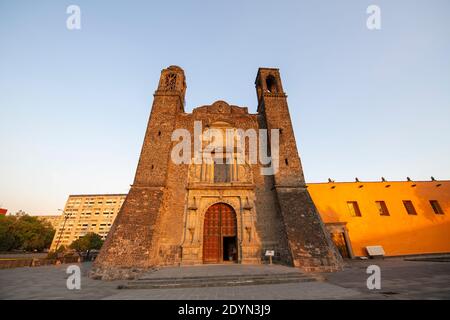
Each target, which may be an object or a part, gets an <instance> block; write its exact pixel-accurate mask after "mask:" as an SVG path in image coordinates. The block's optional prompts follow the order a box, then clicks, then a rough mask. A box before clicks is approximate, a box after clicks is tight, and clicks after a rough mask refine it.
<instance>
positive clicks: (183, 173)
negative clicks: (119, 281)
mask: <svg viewBox="0 0 450 320" xmlns="http://www.w3.org/2000/svg"><path fill="white" fill-rule="evenodd" d="M255 84H256V92H257V97H258V107H257V110H258V112H257V113H256V114H249V113H248V110H247V108H245V107H238V106H233V105H229V104H228V103H226V102H224V101H217V102H215V103H213V104H212V105H208V106H202V107H198V108H195V109H194V110H193V112H192V113H186V112H185V111H184V97H185V92H186V83H185V75H184V71H183V70H182V69H181V68H180V67H177V66H171V67H169V68H167V69H164V70H162V72H161V78H160V81H159V85H158V89H157V90H156V92H155V94H154V101H153V107H152V112H151V115H150V119H149V123H148V127H147V131H146V134H145V139H144V144H143V147H142V151H141V156H140V158H139V163H138V167H137V170H136V176H135V179H134V183H133V185H132V186H131V189H130V192H129V193H128V196H127V198H126V200H125V202H124V204H123V206H122V208H121V211H120V212H119V214H118V216H117V218H116V220H115V222H114V225H113V226H112V228H111V230H110V232H109V234H108V237H107V239H106V242H105V244H104V246H103V248H102V250H101V252H100V254H99V256H98V257H97V259H96V261H95V263H94V269H93V274H94V275H95V276H96V277H101V278H103V279H111V278H123V277H128V276H129V275H130V272H131V273H134V272H138V271H140V270H143V269H148V268H151V267H154V266H161V265H179V264H201V263H211V262H227V261H228V262H235V263H254V264H259V263H266V262H267V259H266V257H265V256H264V252H265V251H266V250H274V251H275V257H274V261H275V262H278V263H283V264H287V265H293V266H296V267H299V268H301V269H303V270H305V271H311V270H314V271H321V270H326V271H329V270H336V269H339V268H340V267H341V263H342V258H341V257H340V255H339V253H338V252H337V250H336V248H335V247H334V245H333V243H332V242H331V239H330V236H329V235H328V232H327V231H326V230H325V227H324V225H323V223H322V220H321V218H320V216H319V214H318V212H317V210H316V208H315V206H314V203H313V202H312V200H311V197H310V196H309V194H308V191H307V190H306V187H305V181H304V177H303V170H302V166H301V161H300V158H299V156H298V151H297V146H296V142H295V138H294V133H293V129H292V123H291V119H290V115H289V110H288V106H287V97H286V95H285V94H284V92H283V88H282V84H281V78H280V75H279V71H278V69H270V68H260V69H259V70H258V75H257V78H256V82H255ZM196 123H200V124H201V126H202V128H203V130H202V131H200V132H197V131H196V129H195V128H196ZM177 129H181V130H184V132H187V133H189V134H190V137H191V138H192V137H193V138H194V139H192V140H194V141H191V142H193V143H191V144H190V145H192V149H193V151H194V152H192V154H195V140H196V138H199V139H200V140H201V141H205V142H208V143H209V147H212V149H213V152H210V151H211V150H208V152H206V151H205V149H200V152H201V156H200V158H203V160H207V161H201V162H198V161H196V160H195V159H197V156H198V154H195V155H194V156H193V157H192V161H188V163H186V162H181V163H176V162H174V161H173V155H172V152H173V150H174V147H175V146H176V145H177V143H178V142H179V141H176V139H175V141H174V140H173V134H174V132H175V131H176V130H177ZM208 129H214V130H216V131H217V130H218V131H227V130H228V131H230V130H231V131H232V132H236V130H238V129H239V130H243V131H246V130H256V131H259V130H261V129H262V130H268V132H270V133H271V132H272V131H271V130H273V129H277V130H279V145H278V149H279V156H278V157H276V156H275V154H276V152H275V151H274V150H275V149H274V150H270V152H271V153H273V157H272V160H276V162H277V163H279V168H278V170H276V171H275V172H274V173H273V174H272V175H266V174H263V173H262V172H264V170H265V169H266V168H265V167H266V164H261V163H260V162H257V163H254V162H253V161H248V160H249V159H251V155H250V154H249V148H248V147H247V144H248V142H246V141H247V140H245V139H246V138H248V137H244V138H243V139H244V140H245V141H244V143H243V144H239V143H236V144H234V143H233V144H232V145H231V147H230V146H229V144H228V143H226V142H229V140H227V141H224V140H223V139H215V140H208V139H209V138H207V137H206V136H207V134H206V132H207V130H208ZM277 132H278V131H277ZM196 135H197V136H198V135H200V137H196ZM222 136H224V137H227V135H226V134H225V135H222ZM227 139H228V138H227ZM231 139H232V140H233V139H237V140H239V139H240V136H239V135H232V136H231ZM249 139H250V138H249ZM233 141H234V140H233ZM234 142H236V141H234ZM237 142H239V141H237ZM241 142H242V141H241ZM184 151H186V150H184ZM188 159H190V158H188ZM205 217H206V218H205ZM205 225H206V226H207V227H206V229H205ZM205 241H206V243H205Z"/></svg>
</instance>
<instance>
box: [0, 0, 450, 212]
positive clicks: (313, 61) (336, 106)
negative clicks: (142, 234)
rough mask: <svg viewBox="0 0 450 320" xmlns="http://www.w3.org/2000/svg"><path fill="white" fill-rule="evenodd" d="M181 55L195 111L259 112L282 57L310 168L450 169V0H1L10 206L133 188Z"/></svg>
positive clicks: (314, 177) (0, 132) (1, 115)
mask: <svg viewBox="0 0 450 320" xmlns="http://www.w3.org/2000/svg"><path fill="white" fill-rule="evenodd" d="M70 4H77V5H79V6H80V8H81V11H82V29H81V30H79V31H69V30H67V29H66V18H67V14H66V8H67V6H68V5H70ZM370 4H376V5H378V6H380V8H381V14H382V29H381V30H379V31H369V30H368V29H367V28H366V18H367V14H366V8H367V6H368V5H370ZM172 64H176V65H179V66H181V67H182V68H183V69H184V70H185V72H186V76H187V85H188V90H187V95H186V102H187V111H191V110H192V109H193V108H195V107H197V106H199V105H204V104H210V103H212V102H214V101H215V100H219V99H223V100H226V101H227V102H229V103H232V104H236V105H241V106H247V107H249V110H250V111H251V112H256V95H255V89H254V79H255V76H256V71H257V69H258V67H260V66H265V67H277V68H280V70H281V75H282V80H283V85H284V89H285V91H286V93H287V94H288V96H289V97H288V101H289V106H290V110H291V115H292V121H293V125H294V127H295V133H296V138H297V143H298V146H299V150H300V155H301V157H302V161H303V166H304V170H305V176H306V179H307V182H320V181H325V180H326V179H327V178H328V177H331V178H334V179H336V180H337V181H348V180H353V179H354V177H359V178H360V179H362V180H378V179H380V177H381V176H385V177H386V178H387V179H391V180H398V179H401V180H403V179H405V177H406V176H410V177H411V178H413V179H418V180H419V179H421V180H424V179H429V177H430V176H431V175H433V176H435V177H436V178H438V179H439V178H440V179H449V178H450V147H449V138H450V121H449V120H450V1H448V0H442V1H437V0H431V1H424V0H423V1H413V0H408V1H406V0H405V1H400V0H397V1H384V0H371V1H364V0H354V1H325V0H322V1H317V0H316V1H312V0H311V1H273V0H272V1H261V0H258V1H221V2H219V1H158V2H156V1H99V0H98V1H81V0H73V1H70V2H69V1H16V0H14V1H12V0H10V1H5V0H0V150H1V156H0V205H1V206H3V207H6V208H8V209H9V210H10V211H12V212H15V211H17V210H19V209H23V210H25V211H27V212H29V213H32V214H38V213H45V214H52V213H53V214H54V213H56V210H57V208H62V207H64V203H65V201H66V198H67V196H68V195H69V194H78V193H110V192H111V193H112V192H114V193H125V192H127V191H128V189H129V184H130V183H132V180H133V177H134V173H135V169H136V165H137V161H138V157H139V152H140V148H141V145H142V140H143V136H144V132H145V128H146V124H147V119H148V115H149V112H150V107H151V103H152V99H153V96H152V95H153V92H154V90H155V88H156V85H157V82H158V79H159V74H160V70H161V69H163V68H164V67H167V66H169V65H172Z"/></svg>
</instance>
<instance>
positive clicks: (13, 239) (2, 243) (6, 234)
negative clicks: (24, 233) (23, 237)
mask: <svg viewBox="0 0 450 320" xmlns="http://www.w3.org/2000/svg"><path fill="white" fill-rule="evenodd" d="M16 220H17V218H16V217H14V216H2V215H0V251H11V250H14V249H18V248H19V247H20V240H19V238H18V237H17V236H16V234H15V232H14V224H15V223H16Z"/></svg>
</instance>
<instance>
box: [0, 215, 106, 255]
mask: <svg viewBox="0 0 450 320" xmlns="http://www.w3.org/2000/svg"><path fill="white" fill-rule="evenodd" d="M54 235H55V229H53V227H52V225H51V224H50V223H48V222H46V221H42V220H39V219H38V218H37V217H32V216H29V215H26V214H21V213H19V214H16V215H15V216H1V215H0V251H12V250H22V251H43V250H44V249H48V248H50V245H51V243H52V240H53V237H54ZM102 245H103V240H102V238H101V237H100V235H98V234H96V233H88V234H86V235H85V236H83V237H81V238H79V239H77V240H75V241H74V242H72V244H71V245H70V246H69V248H66V247H64V246H60V247H59V248H58V253H64V252H66V251H68V249H71V250H74V251H76V252H77V253H78V254H79V255H80V256H83V257H84V258H86V259H87V260H89V258H90V253H91V251H92V250H100V248H101V247H102Z"/></svg>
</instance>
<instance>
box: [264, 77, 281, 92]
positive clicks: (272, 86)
mask: <svg viewBox="0 0 450 320" xmlns="http://www.w3.org/2000/svg"><path fill="white" fill-rule="evenodd" d="M266 87H267V91H269V92H270V93H276V92H278V86H277V80H276V79H275V77H274V76H273V75H269V76H267V78H266Z"/></svg>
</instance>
